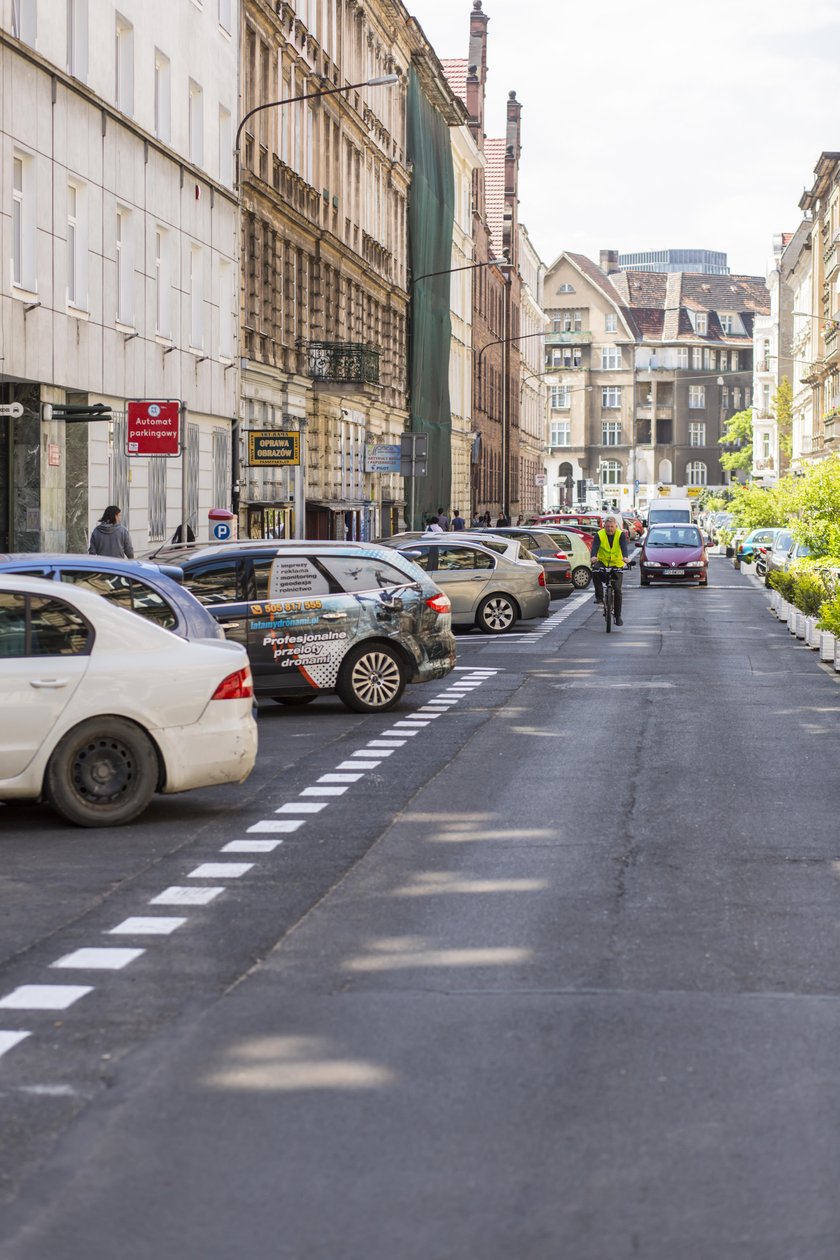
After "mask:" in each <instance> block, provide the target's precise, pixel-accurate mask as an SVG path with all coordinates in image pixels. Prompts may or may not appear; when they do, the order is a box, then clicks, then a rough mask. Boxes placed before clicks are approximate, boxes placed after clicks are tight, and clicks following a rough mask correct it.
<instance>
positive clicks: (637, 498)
mask: <svg viewBox="0 0 840 1260" xmlns="http://www.w3.org/2000/svg"><path fill="white" fill-rule="evenodd" d="M546 310H547V314H548V315H549V317H550V319H551V320H552V325H553V328H552V331H550V332H549V334H548V338H547V341H548V344H547V347H546V363H547V367H548V369H549V370H550V372H551V376H550V378H549V379H550V394H549V425H550V449H551V463H550V467H549V483H550V485H551V484H552V483H553V484H554V485H555V486H557V485H560V484H563V483H565V484H568V478H569V477H570V476H571V477H572V478H573V480H574V481H575V482H578V483H579V485H578V487H577V488H578V490H579V491H580V490H582V489H583V488H584V485H585V486H586V489H587V493H588V494H589V495H590V498H594V499H596V500H600V501H602V502H606V503H610V504H612V505H614V506H617V507H619V508H620V507H621V505H622V504H626V505H628V506H629V505H633V506H639V507H644V506H646V504H647V503H648V502H649V500H650V499H651V498H652V497H654V496H655V495H657V494H660V493H663V492H664V493H672V492H676V491H681V492H682V491H686V492H687V493H689V494H697V495H699V494H700V493H701V492H702V488H703V487H706V486H713V487H720V486H723V485H724V484H726V482H727V481H728V475H727V474H725V473H724V471H723V469H722V468H721V464H720V445H719V440H720V437H721V434H722V433H723V431H724V427H725V424H726V421H727V420H728V419H729V417H730V416H732V415H733V414H734V413H735V412H736V411H741V410H743V409H744V408H745V407H748V406H749V405H750V403H751V392H752V358H753V320H754V317H755V315H756V313H761V312H766V311H768V310H769V301H768V296H767V290H766V287H765V285H764V282H763V280H761V279H758V278H756V277H752V276H725V277H724V276H709V275H707V274H699V275H694V274H691V275H688V274H682V273H679V272H677V273H671V274H664V273H659V274H656V273H650V272H620V271H619V270H618V268H617V255H616V254H615V253H614V252H612V251H604V252H602V255H601V265H600V266H596V264H595V263H593V262H592V261H591V260H589V259H587V258H585V257H584V256H582V255H579V254H577V255H576V254H561V256H560V258H559V259H558V260H557V261H556V262H555V263H554V264H553V265H552V267H551V268H549V271H548V274H547V276H546ZM555 443H556V444H555ZM578 497H580V495H578Z"/></svg>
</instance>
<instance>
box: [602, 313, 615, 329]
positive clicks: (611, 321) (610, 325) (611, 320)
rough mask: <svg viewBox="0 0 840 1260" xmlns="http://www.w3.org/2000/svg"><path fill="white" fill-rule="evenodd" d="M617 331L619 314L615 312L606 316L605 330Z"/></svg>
mask: <svg viewBox="0 0 840 1260" xmlns="http://www.w3.org/2000/svg"><path fill="white" fill-rule="evenodd" d="M617 331H618V316H617V315H615V314H613V315H605V316H604V332H617Z"/></svg>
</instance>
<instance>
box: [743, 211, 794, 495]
mask: <svg viewBox="0 0 840 1260" xmlns="http://www.w3.org/2000/svg"><path fill="white" fill-rule="evenodd" d="M792 239H793V233H792V232H781V233H779V234H778V235H777V236H774V237H773V254H772V258H771V259H770V261H769V264H768V268H767V292H768V296H769V311H768V313H767V314H766V315H764V314H756V317H755V321H754V325H753V406H752V428H753V463H752V478H753V481H755V482H757V483H758V484H759V485H765V486H771V485H774V484H775V483H776V482H777V481H778V479H779V477H780V475H781V474H782V473H784V472H786V471H787V468H788V467H789V464H790V455H789V452H788V451H786V450H785V449H784V448H785V444H784V443H783V442H782V441H780V436H781V435H780V428H779V418H778V416H777V414H776V407H777V391H778V389H779V386H780V384H781V383H782V381H783V380H787V381H788V382H789V383H790V384H791V388H792V389H793V382H794V377H795V368H794V362H793V352H792V342H793V311H794V306H793V292H792V290H791V287H790V286H789V284H788V283H787V281H786V278H785V275H784V271H783V266H782V259H783V255H784V252H785V249H786V248H787V247H788V245H789V244H790V243H791V241H792Z"/></svg>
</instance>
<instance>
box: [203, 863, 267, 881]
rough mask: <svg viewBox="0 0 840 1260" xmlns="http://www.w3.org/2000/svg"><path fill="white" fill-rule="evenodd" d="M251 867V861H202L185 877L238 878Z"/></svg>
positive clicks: (252, 864) (252, 866)
mask: <svg viewBox="0 0 840 1260" xmlns="http://www.w3.org/2000/svg"><path fill="white" fill-rule="evenodd" d="M253 868H254V863H253V862H202V864H201V866H197V867H196V868H195V870H194V871H189V872H188V873H187V879H239V878H240V877H241V876H242V875H245V874H246V872H248V871H250V870H253Z"/></svg>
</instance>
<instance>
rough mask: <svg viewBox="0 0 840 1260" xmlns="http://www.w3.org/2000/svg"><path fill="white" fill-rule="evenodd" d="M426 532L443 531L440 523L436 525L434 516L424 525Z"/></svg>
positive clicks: (439, 532) (435, 532)
mask: <svg viewBox="0 0 840 1260" xmlns="http://www.w3.org/2000/svg"><path fill="white" fill-rule="evenodd" d="M426 533H427V534H442V533H443V530H442V529H441V527H440V525H438V523H437V521H436V520H435V518H434V517H432V519H431V520H430V521H429V524H428V525H427V526H426Z"/></svg>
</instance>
